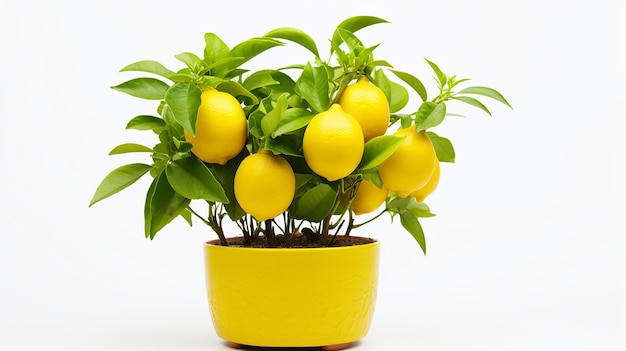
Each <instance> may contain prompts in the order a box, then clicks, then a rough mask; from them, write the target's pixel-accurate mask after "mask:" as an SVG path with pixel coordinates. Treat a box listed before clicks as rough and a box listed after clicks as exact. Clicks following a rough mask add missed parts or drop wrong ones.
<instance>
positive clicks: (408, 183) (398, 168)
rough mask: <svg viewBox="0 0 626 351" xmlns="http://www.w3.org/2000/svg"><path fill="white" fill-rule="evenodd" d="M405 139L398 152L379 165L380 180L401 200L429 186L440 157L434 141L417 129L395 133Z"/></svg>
mask: <svg viewBox="0 0 626 351" xmlns="http://www.w3.org/2000/svg"><path fill="white" fill-rule="evenodd" d="M394 135H396V136H404V137H405V138H404V140H403V141H402V144H401V145H400V147H398V149H397V150H396V151H395V152H394V153H393V154H392V155H391V156H389V158H387V159H386V160H385V161H383V162H382V163H381V164H380V165H379V166H378V171H379V173H380V177H381V178H382V179H383V184H385V185H386V186H387V187H388V188H389V190H392V191H395V192H396V193H397V194H398V196H400V197H407V196H408V195H409V194H410V193H411V192H413V191H415V190H417V189H418V188H421V187H423V186H425V185H426V183H427V182H428V180H429V179H430V178H431V176H432V174H433V172H434V170H435V162H436V161H437V156H436V154H435V148H434V147H433V144H432V143H431V141H430V139H429V138H428V136H427V135H426V133H424V132H423V131H421V132H416V130H415V127H414V126H411V127H408V128H404V129H400V130H398V131H397V132H395V133H394Z"/></svg>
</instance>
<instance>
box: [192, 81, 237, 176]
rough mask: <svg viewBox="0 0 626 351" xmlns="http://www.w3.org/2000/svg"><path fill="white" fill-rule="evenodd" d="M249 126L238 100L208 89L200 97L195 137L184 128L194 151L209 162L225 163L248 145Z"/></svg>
mask: <svg viewBox="0 0 626 351" xmlns="http://www.w3.org/2000/svg"><path fill="white" fill-rule="evenodd" d="M247 138H248V125H247V121H246V115H245V113H244V112H243V108H242V107H241V104H240V103H239V101H237V99H235V98H234V97H233V96H232V95H230V94H228V93H224V92H221V91H217V90H215V89H213V88H208V89H207V90H205V91H204V92H203V93H202V95H201V102H200V108H199V109H198V120H197V122H196V135H195V136H193V135H191V132H189V131H188V130H186V129H185V139H186V140H187V141H188V142H190V143H191V144H192V145H193V147H192V148H191V152H193V153H194V155H196V156H197V157H198V158H199V159H201V160H202V161H204V162H208V163H219V164H221V165H223V164H225V163H226V162H227V161H228V160H230V159H231V158H233V157H235V156H237V155H238V154H239V153H240V152H241V150H242V149H243V147H244V146H245V145H246V139H247Z"/></svg>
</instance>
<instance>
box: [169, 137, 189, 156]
mask: <svg viewBox="0 0 626 351" xmlns="http://www.w3.org/2000/svg"><path fill="white" fill-rule="evenodd" d="M172 140H173V141H174V145H175V146H176V151H177V152H180V153H187V152H189V151H191V149H193V144H192V143H190V142H188V141H181V140H179V139H178V138H176V137H172Z"/></svg>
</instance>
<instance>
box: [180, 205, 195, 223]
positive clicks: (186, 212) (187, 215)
mask: <svg viewBox="0 0 626 351" xmlns="http://www.w3.org/2000/svg"><path fill="white" fill-rule="evenodd" d="M180 216H181V217H183V219H184V220H185V222H187V223H188V224H189V226H190V227H191V226H193V222H192V221H191V216H192V214H191V211H189V207H186V208H185V209H184V210H183V211H182V212H180Z"/></svg>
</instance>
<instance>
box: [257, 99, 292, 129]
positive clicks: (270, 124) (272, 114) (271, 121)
mask: <svg viewBox="0 0 626 351" xmlns="http://www.w3.org/2000/svg"><path fill="white" fill-rule="evenodd" d="M285 110H287V94H281V95H280V96H279V97H278V100H277V101H276V104H275V105H274V108H273V109H272V110H271V111H269V112H268V113H267V114H266V115H265V117H263V119H262V120H261V129H262V130H263V135H264V136H268V135H271V134H272V133H273V132H274V131H275V130H276V127H277V126H278V122H280V119H281V116H282V114H283V112H285Z"/></svg>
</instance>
